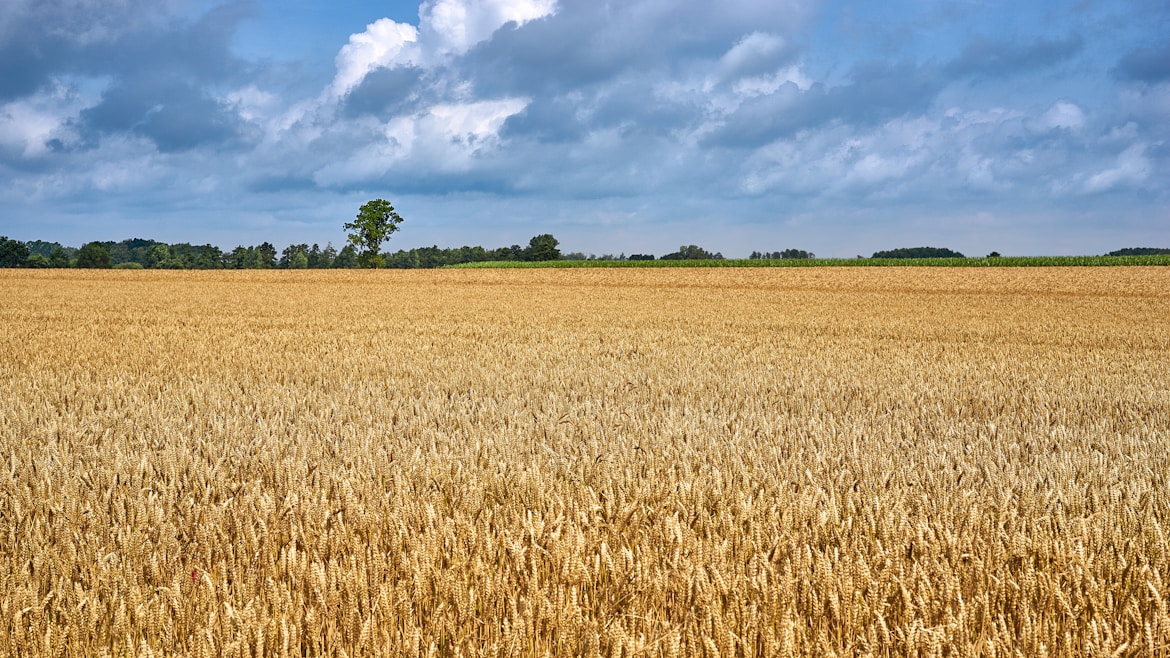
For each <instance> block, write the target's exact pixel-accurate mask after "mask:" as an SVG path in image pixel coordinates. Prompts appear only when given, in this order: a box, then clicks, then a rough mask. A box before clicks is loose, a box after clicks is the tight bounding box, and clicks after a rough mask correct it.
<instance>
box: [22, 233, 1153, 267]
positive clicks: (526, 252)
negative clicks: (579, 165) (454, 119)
mask: <svg viewBox="0 0 1170 658" xmlns="http://www.w3.org/2000/svg"><path fill="white" fill-rule="evenodd" d="M1163 254H1170V249H1156V248H1149V247H1132V248H1128V249H1118V250H1117V251H1111V252H1109V253H1108V254H1105V255H1106V256H1154V255H1163ZM988 256H989V257H991V258H996V257H999V254H998V253H997V252H991V254H989V255H988ZM815 257H816V255H815V254H813V253H811V252H808V251H804V250H800V249H785V250H782V251H773V252H760V251H754V252H752V254H751V256H750V259H766V260H781V259H811V258H815ZM383 258H384V260H385V266H386V267H388V268H398V269H419V268H435V267H443V266H446V265H461V264H464V263H479V262H489V261H512V262H517V261H549V260H606V261H609V260H631V261H639V260H641V261H645V260H656V259H657V260H722V259H723V254H721V253H719V252H711V251H708V250H706V249H703V248H702V247H699V246H697V245H693V244H692V245H684V246H681V247H679V249H678V251H675V252H671V253H669V254H665V255H663V256H657V257H656V256H654V255H653V254H630V255H626V254H624V253H623V254H617V255H614V254H603V255H600V256H595V255H592V254H588V255H587V254H584V253H581V252H570V253H564V254H562V253H561V251H560V249H559V242H558V241H557V239H556V238H554V237H553V236H552V235H549V234H547V233H546V234H543V235H538V236H535V237H533V238H532V240H530V241H529V243H528V246H526V247H522V246H520V245H511V246H509V247H499V248H496V249H485V248H484V247H456V248H441V247H438V246H432V247H420V248H415V249H399V250H398V251H395V252H392V253H386V254H384V255H383ZM858 258H861V256H858ZM872 258H881V259H890V258H892V259H897V258H964V256H963V254H961V253H959V252H957V251H952V250H950V249H945V248H939V247H910V248H901V249H891V250H888V251H877V252H874V254H873V256H872ZM0 267H32V268H45V267H80V268H118V269H175V270H219V269H235V270H239V269H328V268H356V267H359V264H358V258H357V252H356V251H355V250H354V247H353V246H352V245H348V244H347V245H345V246H344V247H342V248H341V249H337V248H335V247H334V246H333V245H332V244H326V245H325V247H321V246H320V245H317V244H312V245H309V244H291V245H289V246H287V247H285V248H284V249H282V250H279V251H278V250H277V249H276V247H275V246H273V245H272V243H270V242H263V243H261V244H259V245H256V246H249V247H245V246H239V247H236V248H235V249H232V250H231V251H223V250H222V249H220V248H219V247H216V246H215V245H210V244H205V245H192V244H188V243H185V242H182V243H176V244H167V243H165V242H159V241H157V240H145V239H141V238H133V239H129V240H122V241H121V242H90V243H87V244H85V245H82V246H81V247H80V248H76V247H69V246H65V245H62V244H60V243H58V242H45V241H43V240H32V241H29V242H21V241H19V240H11V239H9V238H7V237H4V236H0Z"/></svg>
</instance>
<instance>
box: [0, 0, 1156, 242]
mask: <svg viewBox="0 0 1170 658" xmlns="http://www.w3.org/2000/svg"><path fill="white" fill-rule="evenodd" d="M274 7H275V6H266V5H264V4H263V3H262V2H258V1H255V2H227V3H217V4H212V5H211V6H210V7H206V6H203V5H195V4H191V3H187V2H179V1H178V0H175V1H173V2H161V3H160V2H145V1H141V0H119V1H117V2H101V3H98V2H93V1H92V0H56V1H55V2H51V3H37V2H31V1H29V0H13V1H12V2H10V3H9V6H8V7H7V8H6V11H5V12H4V14H3V16H0V202H3V203H4V204H5V206H6V207H7V208H8V210H7V211H6V214H5V215H4V216H3V218H2V219H0V232H4V233H7V234H10V235H13V236H15V237H22V238H24V239H38V238H39V239H58V240H61V241H63V242H67V243H80V242H81V241H85V240H89V239H121V238H124V237H129V236H130V235H141V236H144V237H155V238H158V239H166V240H171V241H178V240H187V241H195V242H206V241H212V242H217V243H221V244H223V245H224V246H233V245H234V244H239V243H247V242H249V241H255V240H270V241H273V242H300V241H310V242H312V241H317V242H322V243H324V242H326V241H329V240H333V241H334V242H339V241H340V237H341V236H340V224H341V222H342V221H344V220H346V219H348V217H349V216H350V215H351V214H352V213H353V211H354V209H356V207H357V206H358V205H360V203H361V202H363V201H364V200H365V199H366V198H370V197H373V196H385V197H388V198H394V199H396V203H397V205H398V206H399V209H400V210H401V211H403V214H404V215H405V216H406V217H407V218H408V222H407V224H404V226H403V229H404V230H403V231H402V232H401V234H400V237H396V240H410V241H411V244H410V245H404V246H417V245H423V244H430V243H432V242H433V243H439V244H444V245H449V246H454V245H455V244H456V243H459V244H462V243H483V244H488V245H493V244H496V243H499V244H508V243H515V242H521V241H522V240H524V239H527V237H528V236H530V235H533V234H536V233H543V232H553V233H555V234H556V235H557V236H558V237H560V238H561V239H562V242H564V243H565V246H566V247H568V248H569V249H571V250H583V251H596V252H599V253H600V252H609V251H619V250H622V249H625V250H628V251H651V252H657V251H669V250H673V249H674V248H677V244H674V243H677V242H686V243H690V242H700V243H703V244H704V245H706V246H708V247H709V248H710V249H712V250H718V251H722V252H723V253H725V254H728V255H734V254H740V253H741V252H742V253H744V254H746V253H747V252H748V251H752V250H755V249H757V248H758V249H763V250H774V249H780V248H787V247H799V248H806V249H810V250H812V251H816V252H817V253H818V254H824V255H842V256H849V255H853V253H855V252H862V253H868V252H870V251H873V250H876V249H879V248H892V247H897V246H912V244H919V243H922V244H926V243H931V244H946V245H947V246H952V247H954V248H957V249H959V250H960V251H964V252H970V253H979V251H980V250H983V249H988V250H990V249H992V248H994V249H997V250H998V251H1000V252H1002V253H1040V252H1043V253H1101V252H1104V251H1108V250H1111V249H1114V248H1118V247H1122V246H1132V245H1136V244H1148V243H1158V244H1161V243H1163V242H1165V243H1170V229H1168V228H1167V227H1168V226H1170V211H1168V208H1170V198H1168V197H1170V194H1168V193H1167V187H1166V185H1165V183H1164V182H1163V181H1165V180H1170V176H1168V174H1170V171H1168V169H1170V166H1168V165H1170V69H1167V68H1166V64H1165V62H1167V61H1170V57H1167V56H1166V55H1167V53H1166V46H1165V45H1164V44H1165V43H1166V42H1167V38H1168V35H1166V34H1165V33H1164V30H1165V27H1164V26H1165V25H1166V24H1167V21H1166V19H1167V18H1168V17H1170V10H1168V9H1167V8H1166V7H1165V6H1163V5H1161V4H1158V3H1148V4H1147V3H1141V2H1139V3H1129V4H1126V5H1124V6H1118V5H1116V4H1115V3H1104V2H1101V3H1093V2H1088V3H1086V2H1078V3H1072V2H1069V3H1054V4H1052V6H1051V7H1050V11H1048V12H1047V13H1045V14H1044V15H1042V16H1029V15H1027V13H1026V11H1020V12H1018V13H1013V10H1012V9H1011V8H1004V7H999V8H996V7H989V6H973V5H968V4H967V3H958V2H956V3H938V4H936V5H934V7H933V8H932V9H923V8H922V7H921V6H920V5H919V4H917V3H911V2H894V3H892V4H891V5H890V7H889V8H890V11H889V12H888V15H887V16H881V17H872V16H863V15H861V12H863V11H864V10H865V9H866V8H867V5H851V4H850V3H841V2H815V1H813V0H783V1H781V2H770V3H759V2H749V1H747V0H731V1H729V2H724V3H709V2H697V1H695V2H691V1H689V0H684V1H680V0H671V1H667V0H630V1H629V2H623V3H612V4H607V3H597V2H592V1H585V0H555V1H554V0H427V1H426V2H423V3H422V4H421V5H419V6H418V9H417V22H414V23H412V22H404V21H403V20H402V19H401V18H399V19H398V20H395V19H392V18H389V17H385V16H379V15H377V13H374V12H376V11H377V6H376V3H371V10H370V11H371V12H372V13H371V15H370V17H369V19H368V22H367V24H366V25H365V27H364V29H362V30H360V31H355V32H353V33H352V34H351V35H350V37H349V38H348V40H347V41H346V42H344V43H338V44H337V47H336V51H335V56H334V59H333V62H332V66H331V67H330V68H331V71H332V73H331V75H330V77H329V78H328V79H319V78H317V77H314V76H311V75H305V74H304V73H303V71H304V69H303V67H301V66H300V64H299V63H298V61H297V59H296V57H297V55H296V53H295V52H289V53H272V55H271V57H266V58H260V59H256V58H252V59H248V58H244V57H243V56H241V55H239V54H237V53H238V50H239V49H238V44H237V43H236V39H237V35H238V33H239V31H240V30H239V28H240V26H241V25H244V24H246V23H248V22H250V21H264V20H267V19H266V16H270V15H271V12H272V11H274ZM275 10H276V11H279V8H278V7H277V8H276V9H275ZM988 12H998V13H997V14H996V15H991V16H989V15H987V14H988ZM1139 15H1140V16H1142V17H1143V18H1142V19H1141V20H1136V19H1137V17H1138V16H1139ZM890 16H894V17H895V18H890ZM1151 16H1153V18H1151ZM1159 17H1160V19H1159ZM858 25H865V26H866V28H865V29H866V30H868V31H867V32H865V34H871V35H872V34H877V35H898V38H896V39H895V38H892V37H891V38H890V39H868V40H867V39H861V40H854V41H852V42H848V43H847V42H846V41H844V40H842V38H841V37H842V36H843V35H848V34H854V32H851V30H857V29H858V28H857V26H858ZM1002 25H1011V26H1012V28H1011V30H1010V31H1004V30H1002V29H999V27H998V26H1002ZM1155 246H1156V245H1155Z"/></svg>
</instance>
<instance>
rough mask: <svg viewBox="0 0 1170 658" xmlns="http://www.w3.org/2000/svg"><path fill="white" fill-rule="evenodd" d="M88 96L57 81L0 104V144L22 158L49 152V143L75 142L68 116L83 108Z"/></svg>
mask: <svg viewBox="0 0 1170 658" xmlns="http://www.w3.org/2000/svg"><path fill="white" fill-rule="evenodd" d="M90 102H91V101H90V99H87V98H85V97H84V96H83V95H81V94H78V93H75V92H74V91H73V90H71V89H69V88H67V87H65V86H62V85H58V86H56V87H55V88H53V89H51V90H49V91H47V92H41V93H37V94H35V95H33V96H30V97H28V98H24V99H21V100H17V101H13V102H11V103H6V104H4V105H0V147H3V148H6V149H10V150H13V151H17V152H19V153H20V154H21V156H22V157H25V158H34V157H38V156H42V155H45V154H46V153H48V152H49V150H50V146H49V144H50V143H51V142H52V141H53V140H57V141H58V142H60V143H61V144H62V145H71V144H74V143H76V142H77V139H78V136H77V133H76V131H75V130H74V129H73V128H72V127H71V126H70V125H69V119H71V118H73V117H76V116H77V114H78V113H79V112H80V111H81V110H83V109H85V107H87V105H88V104H89V103H90Z"/></svg>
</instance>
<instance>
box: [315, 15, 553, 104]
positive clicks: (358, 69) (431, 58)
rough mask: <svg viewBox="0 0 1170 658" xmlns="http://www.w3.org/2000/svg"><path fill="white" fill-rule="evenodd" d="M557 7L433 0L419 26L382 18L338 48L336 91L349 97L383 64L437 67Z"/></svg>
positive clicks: (334, 92) (383, 65) (336, 93)
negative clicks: (507, 28)
mask: <svg viewBox="0 0 1170 658" xmlns="http://www.w3.org/2000/svg"><path fill="white" fill-rule="evenodd" d="M555 10H556V1H555V0H428V1H427V2H424V3H423V4H422V5H421V6H420V7H419V10H418V15H419V26H418V27H417V28H416V27H414V26H413V25H409V24H407V23H398V22H395V21H392V20H390V19H389V18H382V19H379V20H377V21H375V22H373V23H370V24H369V25H367V26H366V30H365V31H364V32H359V33H357V34H353V35H350V37H349V43H347V44H346V45H345V46H343V47H342V48H341V51H340V52H338V53H337V59H336V64H337V75H336V77H335V78H334V80H333V85H332V87H331V91H332V95H333V96H334V97H335V98H339V97H341V96H344V95H345V94H347V93H349V92H350V91H351V90H352V89H353V88H355V87H356V86H358V85H359V84H361V81H362V80H363V79H364V78H365V77H366V75H368V74H369V73H370V72H371V71H374V70H375V69H378V68H382V67H386V68H394V67H400V66H418V67H423V68H427V67H433V66H435V65H436V64H439V63H441V62H443V61H444V60H446V59H447V58H449V57H451V56H453V55H461V54H463V53H465V52H467V51H468V50H469V49H470V48H471V47H472V46H474V45H476V44H477V43H480V42H482V41H485V40H487V39H488V38H490V37H491V35H492V34H493V33H494V32H495V31H496V30H498V29H499V28H500V27H502V26H504V25H506V24H508V23H510V22H514V23H516V24H517V25H523V24H524V23H527V22H529V21H532V20H535V19H538V18H542V17H544V16H548V15H549V14H552V13H553V12H554V11H555Z"/></svg>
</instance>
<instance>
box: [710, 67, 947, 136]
mask: <svg viewBox="0 0 1170 658" xmlns="http://www.w3.org/2000/svg"><path fill="white" fill-rule="evenodd" d="M849 78H850V81H849V82H848V83H846V84H843V85H839V86H835V87H830V86H827V85H824V84H820V83H818V84H815V85H813V86H812V87H811V88H809V89H808V90H807V91H801V90H800V89H799V88H797V86H796V85H795V84H794V83H791V82H789V83H786V84H784V85H783V86H781V87H780V88H779V89H778V90H777V91H776V92H775V93H773V94H769V95H765V96H761V97H759V98H755V99H751V100H748V101H747V102H745V103H744V104H743V105H742V106H740V107H739V108H738V109H736V110H735V111H734V112H732V113H731V114H730V115H728V117H727V119H726V121H725V123H724V125H722V126H721V127H720V128H719V129H717V130H716V131H715V132H714V133H712V134H711V135H710V136H708V137H707V138H706V143H707V144H709V145H712V146H731V147H737V148H753V147H759V146H764V145H766V144H768V143H770V142H772V141H774V140H776V139H779V138H781V137H788V136H791V135H792V134H794V133H796V132H797V131H799V130H807V129H812V128H816V127H818V126H824V125H827V124H831V123H834V122H844V123H847V124H859V125H874V124H877V123H880V122H882V121H886V120H889V119H893V118H895V117H899V116H902V115H904V114H907V113H910V112H916V111H917V112H922V111H925V110H926V109H927V108H928V107H929V106H930V104H931V102H932V101H933V100H934V98H935V96H936V95H937V94H938V92H939V90H941V89H942V87H943V84H944V81H943V79H942V78H941V77H940V76H939V74H938V72H937V71H936V70H934V69H932V68H930V67H924V66H919V65H916V64H913V63H910V62H903V63H900V64H895V65H888V64H883V63H877V62H870V63H865V64H861V65H858V66H857V67H855V68H854V69H853V71H852V73H851V74H850V76H849Z"/></svg>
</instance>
